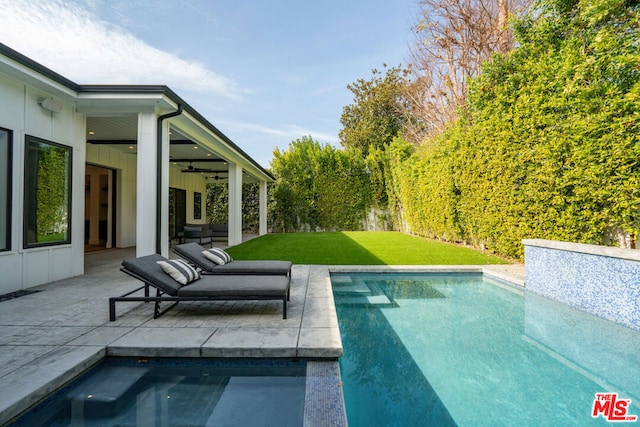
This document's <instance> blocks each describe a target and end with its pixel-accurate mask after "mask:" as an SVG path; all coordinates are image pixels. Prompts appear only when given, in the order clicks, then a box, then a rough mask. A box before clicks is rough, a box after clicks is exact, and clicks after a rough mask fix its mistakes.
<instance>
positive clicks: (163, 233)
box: [156, 120, 170, 258]
mask: <svg viewBox="0 0 640 427" xmlns="http://www.w3.org/2000/svg"><path fill="white" fill-rule="evenodd" d="M156 127H157V126H156ZM169 127H170V126H169V120H164V121H163V122H162V162H161V165H162V174H161V176H160V179H161V188H162V192H161V194H160V196H161V201H160V215H159V216H160V224H161V227H160V254H161V255H162V256H164V257H166V258H169V147H170V141H169V139H170V135H169Z"/></svg>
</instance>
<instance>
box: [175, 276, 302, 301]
mask: <svg viewBox="0 0 640 427" xmlns="http://www.w3.org/2000/svg"><path fill="white" fill-rule="evenodd" d="M288 289H289V278H288V277H285V276H239V275H238V276H204V277H203V278H202V279H201V280H198V281H196V282H193V283H190V284H188V285H187V286H183V287H181V288H180V289H179V290H178V296H180V297H255V296H276V297H277V296H284V295H286V293H287V290H288Z"/></svg>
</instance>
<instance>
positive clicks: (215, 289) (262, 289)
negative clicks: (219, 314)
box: [109, 254, 291, 321]
mask: <svg viewBox="0 0 640 427" xmlns="http://www.w3.org/2000/svg"><path fill="white" fill-rule="evenodd" d="M158 261H168V260H167V258H165V257H163V256H161V255H157V254H154V255H147V256H143V257H140V258H132V259H128V260H125V261H123V262H122V268H121V269H120V270H121V271H122V272H124V273H126V274H128V275H130V276H132V277H135V278H136V279H138V280H141V281H142V282H143V283H144V285H143V286H141V287H139V288H137V289H134V290H133V291H131V292H127V293H126V294H124V295H121V296H119V297H111V298H109V320H111V321H114V320H116V302H141V301H143V302H154V303H155V309H154V312H153V313H154V314H153V318H154V319H157V318H158V317H160V316H161V315H163V314H164V313H166V312H167V311H168V310H170V309H171V308H172V307H174V306H175V305H176V304H177V303H178V302H180V301H220V300H223V301H226V300H282V318H283V319H286V318H287V301H288V300H289V297H290V292H289V285H290V280H291V279H290V277H289V276H285V275H239V274H238V275H209V276H203V277H202V278H199V279H196V280H195V281H193V282H191V283H188V284H186V285H181V284H180V283H178V282H177V281H176V280H174V279H173V278H171V277H170V276H169V275H168V274H167V273H165V272H164V271H163V269H162V267H161V266H160V265H159V264H158ZM150 287H154V288H155V289H156V296H150V295H149V289H150ZM142 289H144V296H133V294H134V293H136V292H138V291H140V290H142ZM163 301H168V302H173V304H171V306H169V307H167V308H165V309H164V310H162V311H161V310H160V303H161V302H163Z"/></svg>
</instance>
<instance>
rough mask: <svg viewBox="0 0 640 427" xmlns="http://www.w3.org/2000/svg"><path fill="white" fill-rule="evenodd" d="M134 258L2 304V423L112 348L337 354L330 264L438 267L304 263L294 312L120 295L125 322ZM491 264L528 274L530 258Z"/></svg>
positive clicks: (195, 353)
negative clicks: (128, 265) (171, 304)
mask: <svg viewBox="0 0 640 427" xmlns="http://www.w3.org/2000/svg"><path fill="white" fill-rule="evenodd" d="M133 256H135V252H134V251H133V250H115V249H114V250H108V251H102V252H95V253H90V254H87V255H86V257H85V259H86V261H85V262H86V265H87V267H86V271H85V275H84V276H79V277H75V278H71V279H66V280H63V281H59V282H56V283H51V284H47V285H43V286H40V287H37V288H34V289H35V290H38V291H40V292H37V293H34V294H30V295H26V296H23V297H20V298H16V299H13V300H9V301H4V302H2V303H0V358H1V360H2V361H3V363H2V364H1V365H0V385H1V387H0V425H2V424H3V423H4V422H6V421H7V420H9V419H11V418H12V417H14V416H15V415H17V414H18V413H20V412H21V411H22V410H24V409H26V408H28V407H29V406H31V405H32V404H33V403H35V402H37V401H38V400H39V399H41V398H42V397H43V396H46V395H48V394H50V393H51V392H52V391H53V390H55V389H56V388H58V387H60V386H61V385H63V384H65V383H66V382H68V381H69V380H70V379H71V378H73V377H75V376H76V375H78V374H79V373H81V372H82V371H84V370H86V369H87V368H88V367H90V366H92V365H93V364H95V363H97V362H98V361H99V360H100V359H102V358H104V357H105V356H137V357H156V356H157V357H265V358H269V357H284V358H309V359H326V360H337V358H339V357H340V356H341V355H342V343H341V340H340V332H339V329H338V321H337V317H336V312H335V307H334V303H333V296H332V292H331V283H330V280H329V271H330V270H336V271H358V270H367V271H372V270H374V271H375V270H377V269H380V270H382V269H384V270H387V271H388V270H389V269H397V270H403V271H412V270H416V271H417V270H420V271H424V270H425V269H426V270H433V269H438V268H437V267H435V268H419V267H360V266H353V267H350V266H339V267H330V266H309V265H294V267H293V271H292V282H291V301H290V303H289V304H288V307H287V319H282V302H281V301H241V302H233V301H231V302H229V301H227V302H222V301H221V302H209V303H193V302H190V303H181V304H179V305H178V306H177V307H175V308H173V309H172V310H170V311H169V312H167V313H166V314H164V315H163V316H162V317H160V318H159V319H153V314H152V310H153V305H152V304H143V303H119V304H118V306H117V320H116V321H115V322H109V319H108V304H107V301H108V297H109V296H116V295H120V294H123V293H125V292H127V291H129V290H132V289H134V288H136V287H138V286H139V282H137V281H136V280H134V279H132V278H130V277H129V276H127V275H125V274H124V273H122V272H120V271H119V269H118V268H119V264H120V262H121V261H122V260H123V259H125V258H129V257H133ZM444 269H446V270H452V267H446V268H444ZM459 269H462V270H465V271H466V270H473V271H483V268H482V267H459ZM484 270H485V271H486V273H488V274H491V275H493V276H495V277H499V278H503V279H505V280H510V281H513V282H515V283H520V284H523V282H524V273H523V268H522V266H492V267H484Z"/></svg>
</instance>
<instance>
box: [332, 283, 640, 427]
mask: <svg viewBox="0 0 640 427" xmlns="http://www.w3.org/2000/svg"><path fill="white" fill-rule="evenodd" d="M332 284H333V291H334V297H335V302H336V308H337V312H338V321H339V324H340V332H341V335H342V342H343V347H344V356H343V357H342V358H341V360H340V368H341V373H342V380H343V383H344V385H343V389H344V398H345V403H346V408H347V417H348V421H349V425H350V426H351V427H354V426H453V425H459V426H501V425H504V426H515V425H517V426H587V425H610V423H609V422H607V421H606V420H605V419H604V418H603V416H598V417H596V418H593V417H592V416H591V413H592V408H593V403H594V399H595V394H596V393H600V392H617V393H618V395H619V397H620V398H625V399H631V400H632V404H631V406H630V407H629V408H628V414H629V415H638V416H640V406H639V405H638V403H640V400H639V399H640V332H639V331H635V330H632V329H629V328H626V327H623V326H619V325H617V324H615V323H612V322H609V321H606V320H602V319H599V318H596V317H594V316H592V315H589V314H587V313H584V312H581V311H578V310H575V309H572V308H570V307H567V306H564V305H562V304H558V303H556V302H554V301H551V300H548V299H545V298H542V297H539V296H537V295H534V294H530V293H525V292H523V291H522V290H521V289H516V288H515V287H511V286H507V285H505V284H501V283H498V282H492V281H490V280H487V279H483V277H482V275H480V274H446V275H445V274H430V273H427V274H395V273H390V274H380V273H378V274H366V273H358V274H348V275H345V274H332Z"/></svg>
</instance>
